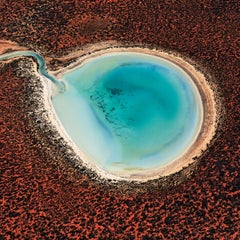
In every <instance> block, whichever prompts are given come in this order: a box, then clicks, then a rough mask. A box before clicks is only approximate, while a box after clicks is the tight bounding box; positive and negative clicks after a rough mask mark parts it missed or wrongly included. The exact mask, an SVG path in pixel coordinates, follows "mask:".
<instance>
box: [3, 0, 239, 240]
mask: <svg viewBox="0 0 240 240" xmlns="http://www.w3.org/2000/svg"><path fill="white" fill-rule="evenodd" d="M238 8H239V3H238V1H224V2H222V1H214V2H210V1H207V0H205V1H173V2H171V3H169V1H162V2H161V3H160V2H159V1H144V2H139V1H124V2H120V1H95V2H92V1H81V2H80V1H54V2H53V1H45V2H44V3H43V2H40V1H25V2H23V1H17V2H16V1H1V3H0V11H1V12H3V13H4V14H1V15H0V20H1V26H0V28H1V31H0V39H1V40H2V41H3V40H4V41H5V40H11V41H13V42H17V43H18V44H20V45H21V46H22V47H24V48H28V49H33V50H35V51H37V52H39V53H41V54H42V55H43V56H44V57H45V58H46V57H49V59H50V58H53V60H52V59H50V61H51V60H52V62H50V64H48V67H49V66H50V65H51V66H52V68H51V70H53V71H55V70H56V69H58V68H59V66H62V65H61V64H62V63H58V62H57V61H55V62H54V59H55V58H59V57H62V56H65V55H67V54H68V53H70V52H73V51H75V50H76V51H79V50H81V49H83V48H84V46H85V44H92V43H96V42H103V41H109V40H111V41H117V42H122V43H124V44H129V43H130V44H132V45H134V44H137V45H139V44H140V45H144V46H146V47H150V48H151V47H153V48H159V49H164V50H167V51H169V52H177V53H180V55H181V56H183V57H185V58H186V59H192V60H193V61H194V62H196V63H197V66H199V68H200V70H203V71H205V72H206V73H207V75H208V74H209V75H210V76H211V78H209V79H208V82H210V83H211V85H213V86H214V87H215V89H214V91H215V92H217V93H218V96H219V99H220V100H221V101H220V102H221V103H222V104H223V106H222V114H221V116H222V119H221V121H219V122H220V123H221V124H220V125H219V126H217V129H216V135H215V138H214V141H212V142H211V143H210V144H209V146H208V148H207V150H206V151H205V152H204V153H203V154H202V155H201V157H200V158H198V159H196V160H197V162H196V164H195V166H194V167H192V168H191V167H190V168H187V169H188V170H187V169H184V170H183V171H182V172H181V173H179V174H175V175H173V176H170V177H169V178H164V179H163V181H161V180H155V181H154V180H153V181H150V182H148V183H139V184H134V183H126V182H120V183H118V184H116V183H114V182H107V181H106V182H101V181H99V180H98V179H95V176H94V173H89V172H88V170H87V169H86V168H84V167H82V168H80V167H79V166H75V165H74V163H73V162H74V161H73V160H74V156H72V155H71V154H70V153H71V149H68V150H66V149H65V148H66V146H65V147H64V141H63V140H62V139H61V138H60V139H54V138H52V136H56V135H55V133H53V131H52V130H50V129H49V128H48V125H47V124H45V123H44V122H41V121H39V119H38V115H37V112H36V108H39V107H41V106H39V105H38V104H40V103H41V101H40V100H42V99H41V96H42V95H43V94H42V92H41V91H42V90H43V86H42V84H41V81H39V78H38V77H37V76H36V72H32V71H28V70H32V69H35V70H36V64H35V63H34V62H33V60H32V59H18V60H14V61H11V62H10V61H8V62H1V65H0V66H1V69H0V73H1V74H0V83H1V91H0V94H1V105H0V109H1V123H2V127H1V162H0V166H1V173H0V177H1V181H0V192H1V197H0V204H1V210H0V212H1V215H0V226H1V227H0V238H3V239H10V238H15V239H24V238H25V239H26V238H45V239H61V238H68V239H78V238H86V239H94V238H95V239H96V238H97V239H103V238H108V239H156V238H160V239H186V238H187V239H196V238H197V239H221V238H222V239H238V238H239V230H238V229H239V222H240V221H239V206H238V205H239V204H238V195H239V187H238V186H239V172H240V166H239V144H238V142H239V136H240V134H239V125H240V123H239V108H238V107H237V106H238V102H239V97H238V96H239V56H240V55H239V52H238V51H237V49H238V48H237V44H238V39H237V31H236V30H237V29H238V28H237V26H238V21H237V18H238V12H237V9H238ZM19 9H20V10H21V11H19ZM0 45H1V44H0ZM4 48H7V47H6V46H5V47H4ZM1 51H2V50H1ZM3 51H5V50H3ZM69 60H70V59H69ZM71 61H75V59H74V58H72V59H71ZM54 63H55V65H54ZM66 64H67V63H66ZM24 69H25V70H24ZM36 89H38V90H39V91H40V92H39V95H38V97H36V94H37V91H36ZM33 93H34V94H33ZM33 95H34V96H35V99H33V98H32V97H33ZM43 107H44V106H43ZM42 109H43V108H42ZM39 114H40V113H39ZM43 114H46V112H44V110H43V111H42V112H41V115H43ZM70 155H71V158H72V159H69V158H70V157H69V156H70ZM164 184H165V185H164Z"/></svg>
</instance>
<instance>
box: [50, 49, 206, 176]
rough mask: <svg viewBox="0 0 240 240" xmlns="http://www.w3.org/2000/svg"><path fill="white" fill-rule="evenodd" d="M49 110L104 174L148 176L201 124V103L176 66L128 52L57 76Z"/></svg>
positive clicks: (190, 138) (187, 142)
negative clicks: (60, 86)
mask: <svg viewBox="0 0 240 240" xmlns="http://www.w3.org/2000/svg"><path fill="white" fill-rule="evenodd" d="M62 80H63V82H64V83H65V87H66V90H65V91H64V92H62V93H60V94H58V95H55V96H53V99H52V101H53V106H54V108H55V110H56V112H57V115H58V116H59V118H60V120H61V122H62V124H63V126H64V128H65V129H66V131H67V133H68V134H69V136H70V137H71V138H72V140H73V141H74V142H75V143H76V145H77V146H78V147H79V149H80V150H81V151H82V152H84V153H85V155H87V156H88V157H89V158H91V159H92V160H93V161H94V162H95V163H96V164H97V166H98V167H100V168H102V169H103V170H105V171H107V172H111V173H119V172H120V173H124V172H131V173H137V172H138V170H141V169H144V170H151V169H155V168H157V167H161V166H163V165H166V164H167V163H170V162H172V161H173V160H175V159H177V158H179V157H180V156H181V155H182V154H183V153H184V152H185V151H186V150H187V149H188V148H189V147H190V146H191V144H192V143H193V142H194V140H195V138H196V136H197V135H198V132H199V130H200V128H201V124H202V102H201V98H200V95H199V93H198V90H197V88H196V87H195V85H194V84H193V82H192V80H191V78H190V77H189V76H188V75H187V74H186V72H184V71H183V70H182V69H181V68H179V67H178V66H177V65H175V64H173V63H171V62H170V61H167V60H165V59H163V58H160V57H156V56H153V55H147V54H142V53H133V52H125V53H124V52H121V53H120V52H119V53H112V54H104V55H101V56H99V57H95V58H91V59H90V58H89V59H88V60H87V61H85V62H83V64H81V65H79V66H78V67H77V68H75V69H73V70H71V71H68V72H66V73H65V74H64V75H63V79H62Z"/></svg>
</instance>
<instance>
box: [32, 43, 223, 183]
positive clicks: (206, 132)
mask: <svg viewBox="0 0 240 240" xmlns="http://www.w3.org/2000/svg"><path fill="white" fill-rule="evenodd" d="M115 52H138V53H145V54H150V55H154V56H158V57H161V58H164V59H166V60H168V61H170V62H173V63H174V64H176V65H178V66H179V67H180V68H181V69H182V70H184V71H185V72H186V73H187V74H188V75H189V76H190V77H191V79H192V81H193V82H194V83H195V85H196V87H197V89H198V91H199V93H200V95H201V99H202V104H203V124H202V126H201V128H200V129H199V134H198V136H197V137H196V139H195V141H194V142H193V144H192V145H191V146H190V147H189V149H187V150H186V151H185V152H184V153H183V154H182V156H180V157H179V158H177V159H175V160H173V161H172V162H171V163H169V164H166V165H165V166H163V167H159V168H157V169H152V170H149V171H146V170H145V171H142V172H141V171H140V172H139V174H122V173H114V174H112V173H108V172H105V171H104V170H102V169H100V168H99V167H98V166H97V165H96V164H95V163H94V162H93V161H92V160H91V159H90V158H88V157H87V156H86V155H84V154H83V153H82V152H81V150H80V149H79V148H78V147H77V146H76V144H75V143H74V142H73V141H72V140H71V138H70V137H69V136H68V134H67V132H66V130H65V129H64V127H63V126H62V124H61V122H60V120H59V119H58V117H57V114H56V112H55V110H54V107H53V105H52V101H51V96H52V93H53V84H52V83H51V82H50V81H46V80H45V77H43V76H42V75H40V74H39V73H37V69H33V71H34V72H35V73H36V75H38V76H40V79H41V80H42V83H43V85H44V89H43V90H44V91H43V99H44V106H45V109H46V111H47V113H48V116H49V120H50V122H51V124H52V125H53V127H55V128H56V129H57V130H58V132H59V134H60V136H61V137H63V138H64V139H65V141H66V143H68V145H69V146H70V147H72V149H73V150H74V152H75V153H76V156H79V157H80V158H81V160H82V161H81V162H79V164H82V165H84V166H85V167H87V168H90V169H92V170H93V171H94V172H96V173H97V174H98V175H99V176H100V177H101V178H104V179H113V180H127V181H135V180H136V181H141V182H145V181H148V180H152V179H157V178H159V177H163V176H167V175H170V174H173V173H176V172H179V171H180V170H182V169H183V168H185V167H187V166H188V165H189V164H191V163H193V162H194V160H193V158H194V157H199V156H200V155H201V154H202V152H203V151H204V150H206V148H207V144H209V143H210V141H211V140H212V139H213V137H214V135H215V132H216V123H217V121H218V115H219V112H217V106H216V102H217V101H216V100H217V99H216V98H215V93H214V91H213V90H212V89H211V86H210V84H209V83H208V82H207V81H206V79H205V77H204V75H203V74H202V73H201V72H199V71H197V70H196V69H195V68H194V66H193V65H191V64H189V63H188V62H186V61H185V60H184V59H183V58H181V57H179V56H175V55H174V54H169V53H166V52H163V51H160V50H153V49H147V48H144V47H143V48H141V47H132V46H122V45H118V44H116V43H99V44H94V45H89V46H87V47H86V48H85V49H83V50H80V51H78V52H76V53H72V54H69V55H68V56H66V57H63V58H56V59H63V60H68V59H72V58H78V59H77V61H76V62H74V63H73V64H70V65H69V66H68V67H66V68H62V69H59V70H58V71H48V72H49V74H51V75H54V76H55V77H56V78H59V77H61V76H62V74H63V73H64V72H66V71H69V70H72V69H73V68H75V67H78V66H79V65H80V64H81V63H82V62H83V61H85V60H87V59H90V58H94V57H96V56H99V55H102V54H107V53H115ZM49 59H51V58H48V62H49ZM76 159H77V158H76Z"/></svg>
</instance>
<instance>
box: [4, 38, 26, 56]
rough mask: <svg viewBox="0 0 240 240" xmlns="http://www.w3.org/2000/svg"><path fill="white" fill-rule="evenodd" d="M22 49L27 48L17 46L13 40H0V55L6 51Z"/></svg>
mask: <svg viewBox="0 0 240 240" xmlns="http://www.w3.org/2000/svg"><path fill="white" fill-rule="evenodd" d="M22 50H27V48H26V47H22V46H19V45H18V44H17V43H15V42H11V41H7V40H0V55H1V54H4V53H7V52H13V51H22Z"/></svg>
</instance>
